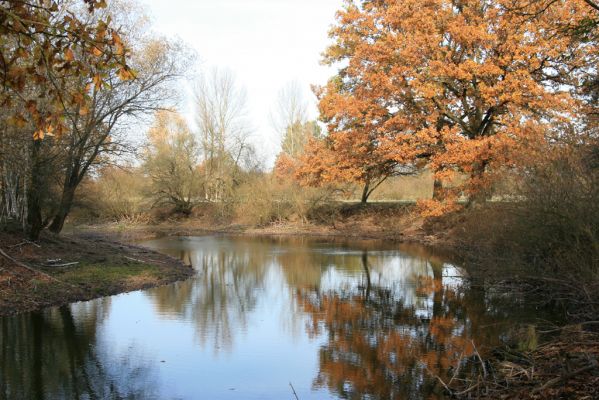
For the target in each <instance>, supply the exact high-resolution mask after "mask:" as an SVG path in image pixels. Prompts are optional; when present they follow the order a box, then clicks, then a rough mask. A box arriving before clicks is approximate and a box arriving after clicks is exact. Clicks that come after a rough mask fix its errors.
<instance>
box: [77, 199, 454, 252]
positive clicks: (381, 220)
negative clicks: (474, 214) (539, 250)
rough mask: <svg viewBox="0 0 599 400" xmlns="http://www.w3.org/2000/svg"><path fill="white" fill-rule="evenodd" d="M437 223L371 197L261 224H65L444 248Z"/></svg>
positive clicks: (147, 235)
mask: <svg viewBox="0 0 599 400" xmlns="http://www.w3.org/2000/svg"><path fill="white" fill-rule="evenodd" d="M438 228H439V227H438V226H433V225H431V224H430V223H427V222H425V220H424V219H423V218H422V217H421V216H420V215H419V214H418V212H417V210H416V209H415V206H414V205H410V204H408V205H405V204H384V203H383V204H376V203H374V204H368V205H359V204H358V205H355V204H354V205H345V206H341V207H335V208H327V209H326V210H317V211H316V212H315V213H314V215H312V216H311V217H310V218H308V219H300V218H291V219H287V220H283V221H279V222H273V223H270V224H265V225H252V224H244V223H243V222H241V221H240V220H238V219H235V218H226V219H219V218H215V217H213V216H211V215H206V214H201V215H198V216H192V217H189V218H188V217H182V218H169V219H166V220H163V221H160V222H155V223H134V224H130V223H126V222H125V223H100V224H76V225H75V226H71V227H70V230H72V231H74V232H78V233H92V234H108V235H115V236H117V237H119V238H121V239H122V240H124V241H135V240H142V239H151V238H154V237H160V236H201V235H210V234H227V235H256V236H258V235H264V236H314V237H330V238H350V239H377V240H385V241H389V242H401V243H417V244H423V245H427V246H435V247H439V248H444V249H450V248H451V247H452V246H453V245H454V243H453V242H452V241H451V238H450V236H451V235H450V234H448V232H447V230H446V229H438Z"/></svg>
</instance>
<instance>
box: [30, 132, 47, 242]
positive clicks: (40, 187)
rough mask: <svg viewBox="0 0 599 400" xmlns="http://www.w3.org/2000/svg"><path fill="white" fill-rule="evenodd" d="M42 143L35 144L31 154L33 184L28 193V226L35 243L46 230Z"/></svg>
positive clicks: (36, 142)
mask: <svg viewBox="0 0 599 400" xmlns="http://www.w3.org/2000/svg"><path fill="white" fill-rule="evenodd" d="M41 146H42V143H41V141H35V142H33V147H32V152H31V161H32V163H31V177H30V179H31V184H30V185H29V192H28V193H27V226H28V235H29V239H31V240H33V241H35V240H37V239H39V236H40V233H41V231H42V229H43V228H44V221H43V218H42V195H43V193H44V189H45V188H44V177H43V174H44V171H43V168H42V166H41V163H40V160H39V157H40V155H39V153H40V151H41Z"/></svg>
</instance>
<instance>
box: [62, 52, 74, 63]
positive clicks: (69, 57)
mask: <svg viewBox="0 0 599 400" xmlns="http://www.w3.org/2000/svg"><path fill="white" fill-rule="evenodd" d="M64 59H65V60H67V61H73V60H74V59H75V54H74V53H73V50H71V49H67V51H65V53H64Z"/></svg>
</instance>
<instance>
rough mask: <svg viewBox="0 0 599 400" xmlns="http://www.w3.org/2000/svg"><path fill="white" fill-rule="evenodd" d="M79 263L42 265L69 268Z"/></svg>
mask: <svg viewBox="0 0 599 400" xmlns="http://www.w3.org/2000/svg"><path fill="white" fill-rule="evenodd" d="M77 264H79V262H70V263H65V264H43V266H44V267H70V266H72V265H77Z"/></svg>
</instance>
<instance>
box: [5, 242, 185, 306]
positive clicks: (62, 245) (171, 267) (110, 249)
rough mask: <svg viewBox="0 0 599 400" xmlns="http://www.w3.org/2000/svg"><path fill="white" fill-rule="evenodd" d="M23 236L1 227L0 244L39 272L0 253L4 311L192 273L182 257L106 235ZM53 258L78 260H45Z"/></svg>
mask: <svg viewBox="0 0 599 400" xmlns="http://www.w3.org/2000/svg"><path fill="white" fill-rule="evenodd" d="M22 240H23V238H22V237H19V236H18V235H15V234H7V233H4V232H0V243H1V245H0V246H2V248H3V249H4V250H5V251H7V252H10V256H11V257H12V258H13V259H15V260H18V262H21V263H24V264H26V265H27V266H29V267H32V268H34V269H36V270H38V271H40V273H39V274H37V273H34V272H32V271H31V270H28V269H25V268H22V267H20V266H19V265H17V264H15V263H12V262H11V261H10V260H8V259H6V258H0V316H1V315H12V314H15V313H19V312H24V311H30V310H36V309H40V308H43V307H47V306H53V305H62V304H67V303H70V302H75V301H84V300H91V299H94V298H97V297H102V296H108V295H114V294H118V293H124V292H130V291H134V290H140V289H146V288H150V287H155V286H160V285H165V284H168V283H172V282H176V281H179V280H183V279H186V278H188V277H190V276H191V275H192V274H193V270H192V269H191V268H189V267H188V266H185V265H183V263H182V262H180V261H178V260H175V259H172V258H170V257H168V256H165V255H162V254H158V253H154V252H151V251H149V250H146V249H143V248H139V247H135V246H128V245H123V244H119V243H114V242H111V241H110V240H107V239H105V238H102V237H86V238H82V237H77V236H71V237H56V236H47V237H44V238H42V239H41V240H40V241H39V243H36V244H26V245H24V246H18V245H17V244H19V243H21V242H22ZM15 245H17V246H15ZM50 259H52V260H55V259H61V260H65V261H68V263H74V264H73V265H70V266H65V267H48V266H44V265H45V264H47V260H50Z"/></svg>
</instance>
